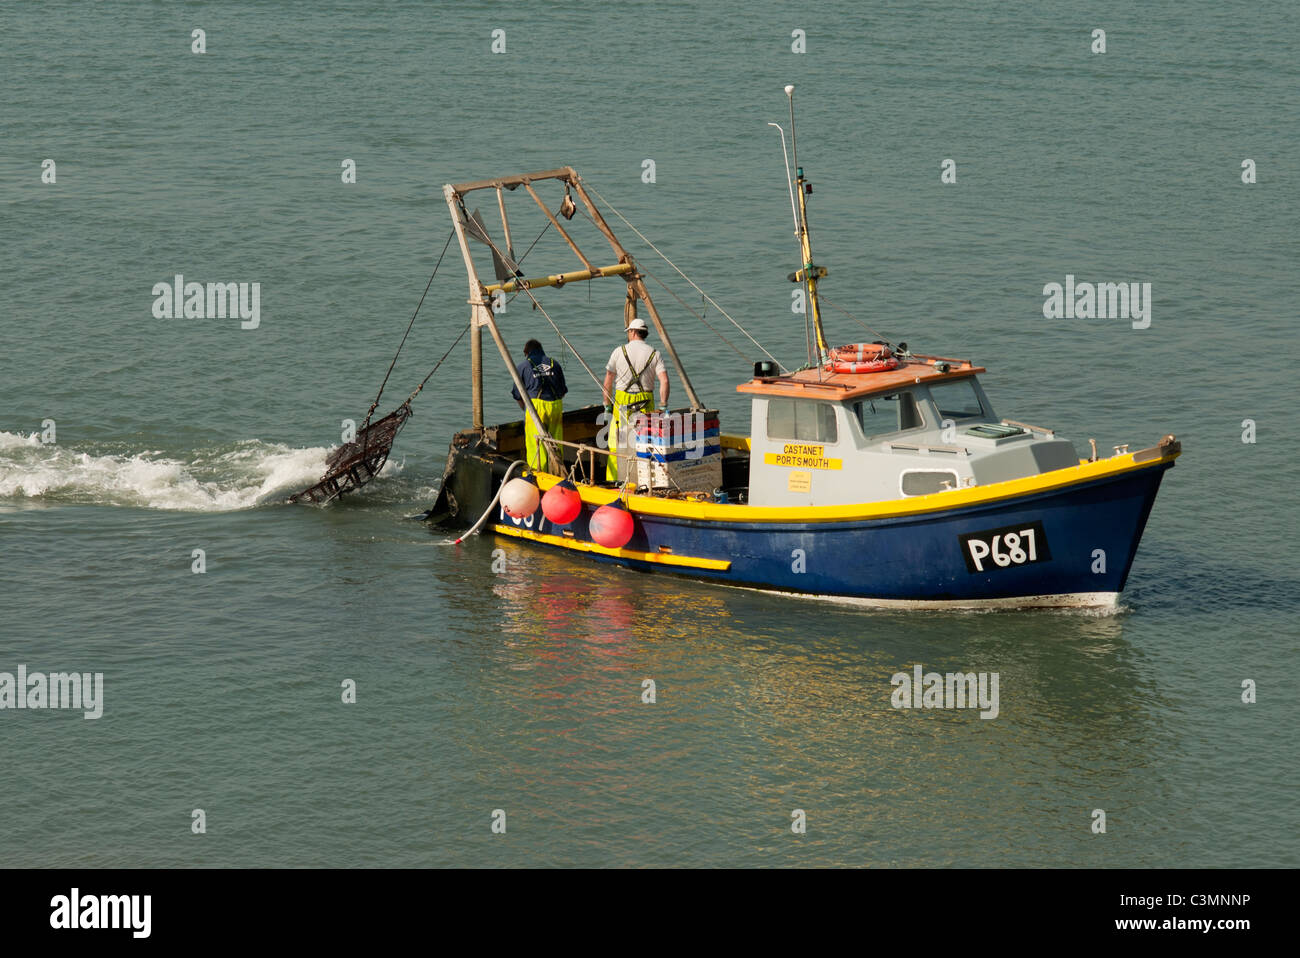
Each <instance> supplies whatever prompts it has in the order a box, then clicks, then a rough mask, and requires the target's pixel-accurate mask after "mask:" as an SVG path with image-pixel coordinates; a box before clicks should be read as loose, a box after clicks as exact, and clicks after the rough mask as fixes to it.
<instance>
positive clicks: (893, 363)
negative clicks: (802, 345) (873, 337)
mask: <svg viewBox="0 0 1300 958" xmlns="http://www.w3.org/2000/svg"><path fill="white" fill-rule="evenodd" d="M826 365H827V367H828V368H829V369H830V371H831V372H833V373H883V372H885V371H886V370H890V369H897V368H898V360H897V359H895V358H894V357H892V356H891V357H889V358H888V359H871V360H868V361H867V362H864V363H850V362H844V361H842V360H836V359H832V360H831V361H830V362H829V363H827V364H826Z"/></svg>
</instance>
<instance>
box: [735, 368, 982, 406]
mask: <svg viewBox="0 0 1300 958" xmlns="http://www.w3.org/2000/svg"><path fill="white" fill-rule="evenodd" d="M926 359H927V360H928V359H929V357H926ZM945 361H948V360H945ZM983 372H987V370H986V369H985V368H984V367H983V366H971V365H966V366H954V367H950V368H949V369H948V371H947V372H940V371H939V370H938V369H937V368H935V366H934V364H933V363H932V362H930V361H916V360H910V361H908V362H906V363H904V364H903V365H901V366H899V367H898V368H897V369H889V370H886V371H885V372H880V373H828V372H826V371H825V370H824V369H823V370H821V371H820V372H819V371H818V370H817V369H815V368H814V369H801V370H799V371H798V372H796V373H791V374H790V375H788V376H774V377H771V378H765V379H752V380H750V381H749V382H747V383H741V384H740V385H739V386H737V387H736V391H737V392H742V393H752V394H754V395H757V396H789V397H794V398H799V399H829V400H833V401H838V400H842V399H858V398H860V397H862V396H870V395H873V394H877V393H882V392H892V391H894V390H897V389H901V388H903V387H904V386H914V385H916V384H917V383H934V382H939V381H946V380H953V379H965V378H967V377H970V376H974V375H977V374H978V373H983Z"/></svg>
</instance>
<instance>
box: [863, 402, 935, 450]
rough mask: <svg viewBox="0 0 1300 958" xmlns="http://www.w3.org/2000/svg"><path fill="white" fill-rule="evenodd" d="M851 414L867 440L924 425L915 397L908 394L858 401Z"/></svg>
mask: <svg viewBox="0 0 1300 958" xmlns="http://www.w3.org/2000/svg"><path fill="white" fill-rule="evenodd" d="M853 412H854V414H855V415H856V416H857V417H858V424H859V425H861V426H862V434H863V435H864V436H866V437H867V438H868V439H874V438H876V437H877V436H884V435H888V434H889V433H891V432H902V431H903V430H904V429H915V428H917V427H918V426H923V425H925V420H924V419H922V418H921V410H920V409H919V408H918V407H917V404H916V397H915V396H913V395H912V394H911V393H910V392H901V393H895V394H894V395H892V396H872V397H871V398H870V399H862V400H859V401H858V402H855V403H854V404H853Z"/></svg>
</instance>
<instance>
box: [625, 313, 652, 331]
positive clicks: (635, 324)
mask: <svg viewBox="0 0 1300 958" xmlns="http://www.w3.org/2000/svg"><path fill="white" fill-rule="evenodd" d="M627 328H628V329H644V330H647V331H648V330H649V328H650V327H648V326H646V324H645V320H644V319H642V318H641V317H640V316H638V317H637V318H636V319H634V320H632V322H630V323H628V324H627Z"/></svg>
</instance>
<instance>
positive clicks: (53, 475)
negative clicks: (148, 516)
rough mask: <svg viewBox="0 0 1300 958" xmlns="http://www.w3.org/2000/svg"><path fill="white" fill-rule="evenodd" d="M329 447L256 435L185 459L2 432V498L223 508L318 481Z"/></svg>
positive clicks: (246, 506)
mask: <svg viewBox="0 0 1300 958" xmlns="http://www.w3.org/2000/svg"><path fill="white" fill-rule="evenodd" d="M329 451H330V450H329V449H327V448H325V447H316V448H310V449H292V448H290V447H288V446H284V445H280V444H278V443H264V442H261V441H260V440H257V439H248V440H243V441H241V442H239V443H238V444H236V447H235V448H234V449H230V448H229V447H228V446H227V447H225V448H224V449H222V450H215V449H214V450H210V451H207V452H203V451H200V452H197V453H195V454H194V455H193V457H190V458H189V459H188V461H186V459H175V458H169V457H166V456H164V455H162V453H161V452H159V451H157V450H150V451H144V452H138V453H132V454H129V455H111V454H110V455H92V454H91V453H88V452H78V451H77V450H76V449H73V448H69V447H67V446H63V445H59V444H50V445H44V444H42V443H41V441H40V439H39V437H38V436H37V435H32V436H30V437H25V436H22V435H18V434H14V433H8V432H0V500H4V499H17V498H30V499H45V500H56V501H62V502H87V503H102V504H107V505H118V506H137V507H146V508H150V509H177V510H183V511H194V512H225V511H230V510H235V509H249V508H252V507H253V506H256V505H259V504H261V503H263V502H267V501H272V500H276V499H282V498H284V497H286V496H287V495H288V494H289V493H292V492H296V491H297V490H299V489H302V488H304V487H306V486H310V485H312V484H313V483H314V482H316V480H318V479H319V478H320V476H321V473H323V472H324V471H325V457H326V456H327V455H328V454H329Z"/></svg>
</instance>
